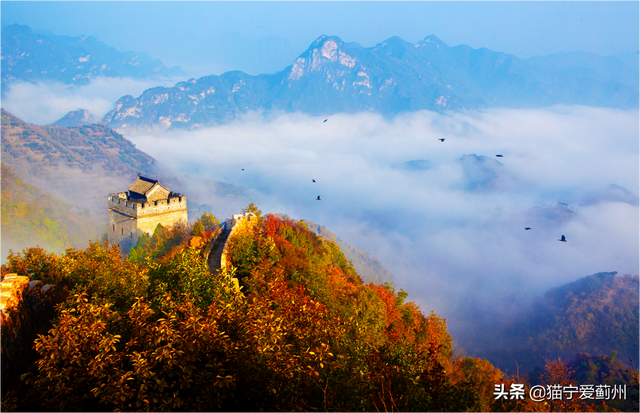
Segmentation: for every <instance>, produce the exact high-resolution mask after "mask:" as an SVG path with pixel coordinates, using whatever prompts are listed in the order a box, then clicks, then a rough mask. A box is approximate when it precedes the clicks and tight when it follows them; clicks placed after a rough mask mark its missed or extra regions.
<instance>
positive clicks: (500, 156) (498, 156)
mask: <svg viewBox="0 0 640 413" xmlns="http://www.w3.org/2000/svg"><path fill="white" fill-rule="evenodd" d="M496 158H504V156H502V155H496Z"/></svg>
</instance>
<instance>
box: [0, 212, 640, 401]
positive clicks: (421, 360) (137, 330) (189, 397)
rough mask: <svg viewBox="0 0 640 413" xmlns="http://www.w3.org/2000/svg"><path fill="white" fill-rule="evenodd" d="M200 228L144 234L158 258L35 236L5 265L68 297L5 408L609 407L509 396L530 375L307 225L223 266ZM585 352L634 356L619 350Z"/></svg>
mask: <svg viewBox="0 0 640 413" xmlns="http://www.w3.org/2000/svg"><path fill="white" fill-rule="evenodd" d="M202 228H203V226H202V225H201V226H200V230H202ZM195 232H196V226H191V227H187V228H176V227H174V228H168V229H161V228H160V229H159V230H157V231H156V232H155V233H154V235H153V237H152V238H151V239H150V240H149V241H148V242H145V243H144V245H142V244H141V245H140V247H141V248H142V249H143V251H140V252H141V253H142V255H144V256H146V257H153V259H148V260H142V261H141V262H139V263H133V262H131V261H129V260H124V261H123V260H122V259H121V256H120V253H119V250H118V249H117V248H114V247H112V246H103V245H101V244H97V243H92V244H90V246H89V248H87V249H86V250H83V251H79V250H68V251H67V252H65V254H64V255H62V256H57V255H55V254H50V253H47V252H46V251H43V250H42V249H39V248H32V249H30V250H28V251H25V252H24V254H17V255H14V256H12V257H10V260H9V261H8V262H7V264H6V265H3V266H2V276H3V277H4V276H5V275H6V274H8V273H11V272H16V273H23V274H29V275H30V276H31V277H33V278H34V279H40V280H42V282H43V283H50V284H54V285H56V290H54V291H56V292H57V293H56V295H54V298H55V299H56V300H57V302H58V303H59V305H58V307H56V312H57V315H56V318H55V319H54V320H53V326H52V329H51V330H49V331H48V333H47V334H43V335H41V336H39V337H38V338H37V339H36V340H35V349H36V353H35V354H34V356H33V357H34V359H33V363H32V364H30V365H29V364H27V365H24V370H25V372H26V374H25V375H24V376H23V381H17V382H12V383H9V385H8V386H3V398H2V407H3V410H5V411H12V410H81V411H84V410H92V411H103V410H121V411H125V410H126V411H132V410H144V411H173V410H190V411H310V410H326V411H329V410H339V411H388V410H391V409H393V410H400V411H414V410H415V411H496V410H498V411H548V410H549V408H552V409H554V411H558V410H559V409H560V410H568V411H594V408H595V407H596V404H588V403H586V402H585V401H583V400H578V399H574V400H571V401H568V402H566V403H562V404H561V406H562V407H558V406H559V404H558V403H557V402H552V406H548V405H544V404H542V403H536V402H533V401H531V400H530V399H529V398H528V397H525V399H524V400H514V399H508V398H507V399H501V400H497V399H496V398H495V397H494V394H493V393H494V390H495V388H496V387H495V386H496V384H497V385H504V386H505V388H507V389H509V388H511V385H512V384H514V383H522V381H520V380H518V381H515V379H514V378H506V377H504V375H503V374H502V372H501V371H500V370H498V369H496V368H494V366H493V365H491V363H489V362H488V361H487V360H483V359H480V358H471V357H461V358H457V357H455V356H454V355H453V352H452V339H451V336H450V335H449V333H448V331H447V326H446V321H445V320H443V319H441V318H440V317H438V316H437V315H436V314H434V313H431V314H430V315H429V316H425V315H424V314H422V312H421V311H420V310H419V308H418V307H417V306H416V305H415V304H414V303H412V302H410V301H407V298H408V294H407V293H406V292H404V291H400V292H396V291H395V290H394V289H393V288H392V287H390V286H389V285H388V284H386V285H375V284H366V285H365V284H364V283H363V282H362V280H361V278H360V276H359V275H358V274H357V272H356V271H355V270H354V268H353V266H352V265H351V264H350V263H349V262H348V261H347V260H346V258H345V256H344V254H343V253H342V252H341V251H340V249H339V248H338V246H337V245H336V244H335V243H334V242H332V241H329V240H327V239H323V238H320V237H318V236H317V235H316V234H314V233H313V232H312V231H310V230H309V229H307V228H306V226H305V225H304V224H303V223H299V222H298V223H295V222H293V221H291V220H286V219H285V220H281V219H278V218H276V217H275V216H274V215H268V216H266V217H261V218H258V219H252V220H251V221H248V222H246V223H245V225H243V226H241V227H240V228H239V230H238V231H235V233H234V236H233V237H232V238H230V239H229V246H228V256H227V258H228V264H229V266H228V267H227V268H225V269H223V270H222V271H221V272H219V273H216V274H211V273H209V271H208V265H207V262H206V260H205V255H204V250H203V248H204V245H203V244H202V243H201V242H200V241H202V240H203V239H205V240H206V239H208V237H210V236H211V235H212V233H205V234H204V235H202V236H203V237H204V238H200V237H201V236H200V235H199V236H198V237H199V239H196V236H194V235H193V234H194V233H195ZM196 241H197V242H196ZM233 278H237V279H238V280H239V283H236V282H235V281H234V280H233ZM238 285H240V288H238ZM4 325H5V324H3V326H4ZM34 338H35V336H34ZM4 343H5V341H3V345H4ZM577 361H578V362H579V363H583V364H584V363H585V362H586V363H587V364H588V363H589V362H590V361H593V362H594V363H597V364H598V365H602V366H603V369H602V370H604V369H606V368H609V367H612V368H614V369H615V368H617V367H618V366H617V365H614V364H611V363H612V362H613V360H612V359H611V360H610V361H611V362H610V363H609V364H607V363H603V362H602V361H601V360H600V359H597V358H596V359H589V358H588V357H587V358H585V357H582V358H579V359H577ZM563 365H564V364H563V363H548V364H547V366H546V367H545V370H544V371H543V372H542V374H541V375H540V376H539V379H540V382H541V383H543V384H544V385H550V384H553V383H557V381H556V382H553V381H550V379H549V377H552V376H553V380H563V381H561V382H562V383H564V380H569V375H568V372H566V371H565V370H562V366H563ZM61 366H64V367H61ZM558 366H560V367H561V368H560V369H559V368H557V367H558ZM580 371H581V372H586V374H587V375H588V374H589V371H591V372H592V373H593V369H591V370H589V369H585V368H581V369H580ZM594 374H596V375H598V374H600V372H598V371H595V373H594ZM594 377H595V376H594ZM616 377H617V376H616ZM626 378H627V379H628V378H629V377H628V376H627V377H626ZM630 384H631V383H629V385H630ZM525 385H527V386H529V385H528V384H527V383H526V382H525ZM527 389H528V387H527ZM525 390H526V389H525ZM525 394H528V392H525ZM597 404H598V405H599V406H600V408H607V406H606V405H602V404H601V403H600V402H599V401H598V403H597Z"/></svg>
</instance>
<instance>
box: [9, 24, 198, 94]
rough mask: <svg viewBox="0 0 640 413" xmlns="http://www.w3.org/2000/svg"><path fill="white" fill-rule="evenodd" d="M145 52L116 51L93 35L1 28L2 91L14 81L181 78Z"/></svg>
mask: <svg viewBox="0 0 640 413" xmlns="http://www.w3.org/2000/svg"><path fill="white" fill-rule="evenodd" d="M184 74H185V73H184V71H182V69H180V68H179V67H177V66H176V67H174V68H171V69H169V68H167V67H166V66H164V65H163V64H162V62H161V61H160V60H156V59H152V58H151V57H149V56H148V55H147V54H145V53H136V52H119V51H117V50H116V49H114V48H112V47H109V46H107V45H105V44H104V43H102V42H100V41H99V40H98V39H97V38H95V37H93V36H77V37H70V36H56V35H54V34H43V33H34V32H33V31H32V30H31V28H30V27H28V26H24V25H19V24H13V25H10V26H6V27H3V28H2V92H3V93H4V91H5V88H6V87H8V86H10V84H11V83H12V82H15V81H42V80H45V81H56V82H60V83H65V84H75V85H84V84H88V83H89V82H90V80H91V79H92V78H95V77H98V76H104V77H131V78H166V77H170V76H179V75H180V76H182V75H184Z"/></svg>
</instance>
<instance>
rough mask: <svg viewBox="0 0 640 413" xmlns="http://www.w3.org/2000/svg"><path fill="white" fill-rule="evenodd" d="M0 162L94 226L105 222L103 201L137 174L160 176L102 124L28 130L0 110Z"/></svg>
mask: <svg viewBox="0 0 640 413" xmlns="http://www.w3.org/2000/svg"><path fill="white" fill-rule="evenodd" d="M2 162H3V163H4V164H5V165H7V166H8V167H11V168H12V169H13V170H14V171H15V173H16V174H18V175H19V176H21V177H22V179H24V180H25V181H27V182H28V183H29V184H31V185H33V186H36V187H38V188H41V189H42V190H44V191H45V192H50V193H52V194H53V195H55V196H57V197H58V198H60V199H62V200H64V201H66V202H70V203H72V204H74V205H80V206H82V207H87V208H89V210H90V211H91V212H92V213H93V215H94V218H95V219H96V220H97V221H99V222H100V221H102V220H103V219H104V220H106V208H105V205H104V200H105V199H106V197H107V196H108V195H109V194H110V193H113V192H115V191H118V190H120V188H127V187H128V186H129V185H130V184H131V182H133V180H134V179H135V177H136V176H137V173H138V172H142V173H144V174H145V175H147V176H151V177H155V178H158V177H160V176H164V175H166V173H165V172H164V171H163V170H162V169H161V167H160V166H159V165H158V164H157V162H156V161H155V159H153V158H152V157H150V156H149V155H147V154H146V153H144V152H142V151H140V150H139V149H136V147H135V145H133V144H132V143H131V142H130V141H129V140H127V139H125V138H124V137H123V136H122V135H121V134H119V133H117V132H116V131H114V130H113V129H111V128H110V127H108V126H107V125H105V124H92V125H84V126H78V127H70V128H64V127H60V126H39V125H31V124H27V123H25V122H24V121H22V120H21V119H19V118H17V117H15V116H13V115H12V114H11V113H9V112H7V111H5V110H4V109H2ZM163 180H169V178H163ZM101 215H104V217H103V219H101V218H100V216H101Z"/></svg>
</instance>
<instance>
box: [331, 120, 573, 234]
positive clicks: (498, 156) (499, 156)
mask: <svg viewBox="0 0 640 413" xmlns="http://www.w3.org/2000/svg"><path fill="white" fill-rule="evenodd" d="M325 122H326V120H325ZM438 140H439V141H440V142H444V138H438ZM496 158H504V156H503V155H500V154H498V155H496ZM318 199H320V197H318ZM524 230H525V231H530V230H531V227H525V228H524ZM558 241H560V242H567V237H565V236H564V235H562V236H561V237H560V239H558Z"/></svg>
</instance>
